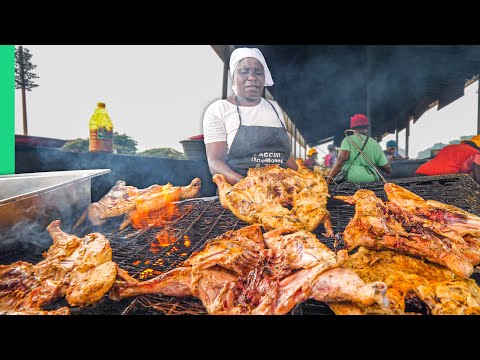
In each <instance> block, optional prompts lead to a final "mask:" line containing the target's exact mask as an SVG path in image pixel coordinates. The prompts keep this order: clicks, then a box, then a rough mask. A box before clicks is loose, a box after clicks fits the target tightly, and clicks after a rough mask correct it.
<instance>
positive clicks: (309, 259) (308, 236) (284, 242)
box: [264, 228, 348, 276]
mask: <svg viewBox="0 0 480 360" xmlns="http://www.w3.org/2000/svg"><path fill="white" fill-rule="evenodd" d="M264 241H265V244H266V245H267V247H268V248H269V249H272V250H273V251H274V253H275V255H276V256H275V258H274V259H272V260H271V262H270V267H271V269H273V270H274V271H275V273H276V274H277V275H280V273H281V275H280V276H284V275H288V274H289V273H290V272H292V271H293V270H296V269H307V268H311V267H314V266H317V265H319V264H321V266H323V267H325V268H329V267H333V266H338V265H339V264H341V263H342V262H343V261H344V260H345V259H346V258H347V256H348V255H347V251H345V250H341V251H339V252H338V253H337V254H335V253H334V252H333V251H331V250H330V249H329V248H328V247H327V246H325V245H324V244H322V243H321V242H320V241H318V239H317V238H316V236H315V235H314V234H312V233H311V232H308V231H305V230H300V231H298V230H297V229H295V228H281V229H276V230H271V231H269V232H267V233H265V234H264Z"/></svg>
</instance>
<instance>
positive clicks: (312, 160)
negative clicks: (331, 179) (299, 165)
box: [303, 148, 318, 170]
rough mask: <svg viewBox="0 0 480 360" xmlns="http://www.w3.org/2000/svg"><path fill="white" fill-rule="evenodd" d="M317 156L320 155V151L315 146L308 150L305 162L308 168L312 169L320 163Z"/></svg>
mask: <svg viewBox="0 0 480 360" xmlns="http://www.w3.org/2000/svg"><path fill="white" fill-rule="evenodd" d="M317 157H318V151H317V149H315V148H311V149H310V150H308V153H307V159H306V160H305V162H304V163H303V164H304V165H305V166H306V167H307V168H309V169H310V170H313V167H314V166H315V165H318V163H317Z"/></svg>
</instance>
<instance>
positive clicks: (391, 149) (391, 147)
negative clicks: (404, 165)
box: [383, 140, 404, 162]
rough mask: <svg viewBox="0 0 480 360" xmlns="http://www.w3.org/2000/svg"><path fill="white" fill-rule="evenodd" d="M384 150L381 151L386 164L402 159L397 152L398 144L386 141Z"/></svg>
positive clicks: (393, 141)
mask: <svg viewBox="0 0 480 360" xmlns="http://www.w3.org/2000/svg"><path fill="white" fill-rule="evenodd" d="M386 147H387V148H386V149H385V150H384V151H383V153H384V154H385V156H386V157H387V160H388V162H392V161H396V160H401V159H403V158H404V157H403V156H402V155H400V154H399V152H398V144H397V142H396V141H395V140H390V141H387V143H386Z"/></svg>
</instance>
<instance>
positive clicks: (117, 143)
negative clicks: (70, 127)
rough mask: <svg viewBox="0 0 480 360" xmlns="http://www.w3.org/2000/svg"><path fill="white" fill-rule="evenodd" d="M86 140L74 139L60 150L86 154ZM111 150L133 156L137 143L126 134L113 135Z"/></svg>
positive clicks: (87, 144) (87, 141) (87, 143)
mask: <svg viewBox="0 0 480 360" xmlns="http://www.w3.org/2000/svg"><path fill="white" fill-rule="evenodd" d="M88 146H89V140H88V139H74V140H68V141H67V142H66V143H65V144H64V145H63V147H62V150H66V151H74V152H88V151H89V150H88ZM113 148H114V149H115V150H116V151H117V154H124V155H135V154H136V152H137V141H135V140H134V139H132V138H131V137H130V136H128V135H127V134H119V133H118V132H116V131H115V132H114V133H113Z"/></svg>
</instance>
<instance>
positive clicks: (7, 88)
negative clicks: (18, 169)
mask: <svg viewBox="0 0 480 360" xmlns="http://www.w3.org/2000/svg"><path fill="white" fill-rule="evenodd" d="M14 113H15V46H14V45H0V175H4V174H14V173H15V115H14Z"/></svg>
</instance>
